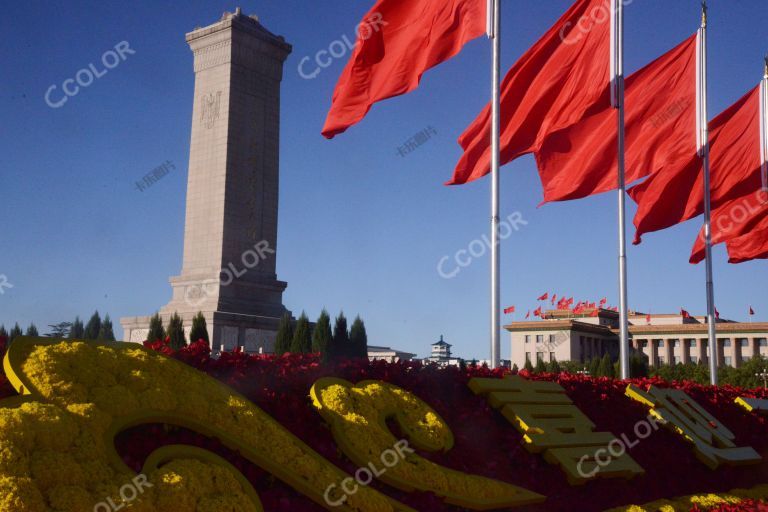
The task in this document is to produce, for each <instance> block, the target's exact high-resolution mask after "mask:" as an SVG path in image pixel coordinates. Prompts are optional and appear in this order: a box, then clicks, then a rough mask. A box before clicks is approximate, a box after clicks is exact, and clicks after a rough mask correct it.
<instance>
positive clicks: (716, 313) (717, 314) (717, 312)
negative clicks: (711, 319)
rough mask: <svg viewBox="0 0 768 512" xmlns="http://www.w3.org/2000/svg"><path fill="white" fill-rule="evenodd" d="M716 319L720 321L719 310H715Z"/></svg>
mask: <svg viewBox="0 0 768 512" xmlns="http://www.w3.org/2000/svg"><path fill="white" fill-rule="evenodd" d="M715 318H717V319H718V320H720V312H719V311H718V310H717V308H715Z"/></svg>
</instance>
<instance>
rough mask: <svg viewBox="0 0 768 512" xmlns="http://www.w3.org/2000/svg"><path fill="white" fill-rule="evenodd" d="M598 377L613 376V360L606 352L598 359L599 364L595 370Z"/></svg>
mask: <svg viewBox="0 0 768 512" xmlns="http://www.w3.org/2000/svg"><path fill="white" fill-rule="evenodd" d="M597 372H598V374H599V375H600V377H614V374H613V361H612V360H611V356H610V355H608V353H607V352H606V353H605V354H604V355H603V358H602V359H601V360H600V366H599V367H598V370H597Z"/></svg>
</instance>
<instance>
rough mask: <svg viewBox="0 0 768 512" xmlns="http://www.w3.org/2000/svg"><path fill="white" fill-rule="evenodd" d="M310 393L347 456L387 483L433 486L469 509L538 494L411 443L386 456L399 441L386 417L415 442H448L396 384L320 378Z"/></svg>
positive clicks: (431, 414)
mask: <svg viewBox="0 0 768 512" xmlns="http://www.w3.org/2000/svg"><path fill="white" fill-rule="evenodd" d="M311 396H312V399H313V403H314V405H315V407H316V408H317V409H318V411H319V412H320V414H321V415H322V416H323V417H324V418H325V420H326V421H328V423H329V424H330V425H331V428H332V431H333V435H334V438H335V439H336V442H337V443H338V444H339V446H340V447H341V448H342V450H343V451H344V453H345V454H346V455H347V457H349V458H350V459H351V460H352V461H353V462H354V463H355V464H357V465H359V466H360V468H363V469H366V468H370V470H371V471H372V472H377V473H378V474H377V475H376V476H378V477H379V478H380V479H381V480H382V481H383V482H385V483H387V484H389V485H392V486H393V487H397V488H399V489H402V490H404V491H413V490H419V491H428V492H433V493H435V494H436V495H438V496H442V497H444V498H445V500H446V502H448V503H451V504H455V505H459V506H463V507H466V508H470V509H475V510H484V509H489V508H501V507H511V506H518V505H523V504H529V503H536V502H540V501H543V500H544V497H543V496H540V495H538V494H535V493H532V492H530V491H527V490H525V489H522V488H519V487H515V486H513V485H510V484H507V483H505V482H500V481H497V480H492V479H489V478H484V477H480V476H475V475H468V474H466V473H461V472H459V471H454V470H451V469H448V468H445V467H442V466H440V465H438V464H435V463H433V462H431V461H429V460H427V459H425V458H423V457H420V456H418V455H416V454H415V453H414V450H412V449H408V450H402V449H401V450H398V451H397V454H398V456H397V458H396V459H395V460H393V459H392V457H391V456H390V457H389V459H388V458H387V452H389V453H390V454H391V453H392V452H393V450H394V449H395V448H396V447H398V446H402V445H403V441H398V439H396V438H395V437H394V436H393V435H392V433H391V431H390V430H389V428H388V427H387V423H386V422H387V420H394V421H396V422H397V424H398V425H399V427H400V428H401V429H402V431H403V433H404V434H405V437H406V439H407V442H408V443H410V444H412V445H413V447H415V448H418V449H422V450H426V451H448V450H450V449H451V448H452V447H453V441H454V439H453V434H452V433H451V430H450V428H449V427H448V425H447V424H446V423H445V421H443V419H442V418H440V416H439V415H438V414H437V413H436V412H435V411H434V410H432V409H431V408H430V407H429V405H427V404H426V403H424V402H423V401H422V400H420V399H419V398H418V397H416V396H415V395H413V394H412V393H409V392H408V391H405V390H403V389H402V388H399V387H397V386H394V385H391V384H387V383H384V382H377V381H365V382H360V383H358V384H357V385H353V384H352V383H350V382H347V381H344V380H341V379H335V378H324V379H320V380H318V381H317V382H316V383H315V384H314V385H313V386H312V390H311ZM374 470H376V471H374ZM350 499H351V498H350Z"/></svg>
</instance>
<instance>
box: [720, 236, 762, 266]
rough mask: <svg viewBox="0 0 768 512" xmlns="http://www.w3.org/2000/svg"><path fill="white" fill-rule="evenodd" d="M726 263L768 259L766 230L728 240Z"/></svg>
mask: <svg viewBox="0 0 768 512" xmlns="http://www.w3.org/2000/svg"><path fill="white" fill-rule="evenodd" d="M727 247H728V263H744V262H746V261H752V260H764V259H768V229H764V230H762V231H755V232H753V233H750V234H748V235H744V236H740V237H739V238H736V239H734V240H729V241H728V243H727Z"/></svg>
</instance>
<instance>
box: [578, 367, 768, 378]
mask: <svg viewBox="0 0 768 512" xmlns="http://www.w3.org/2000/svg"><path fill="white" fill-rule="evenodd" d="M576 373H578V374H579V375H583V376H585V377H589V370H587V367H586V366H585V367H584V369H583V370H579V371H577V372H576ZM766 377H768V374H766Z"/></svg>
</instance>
